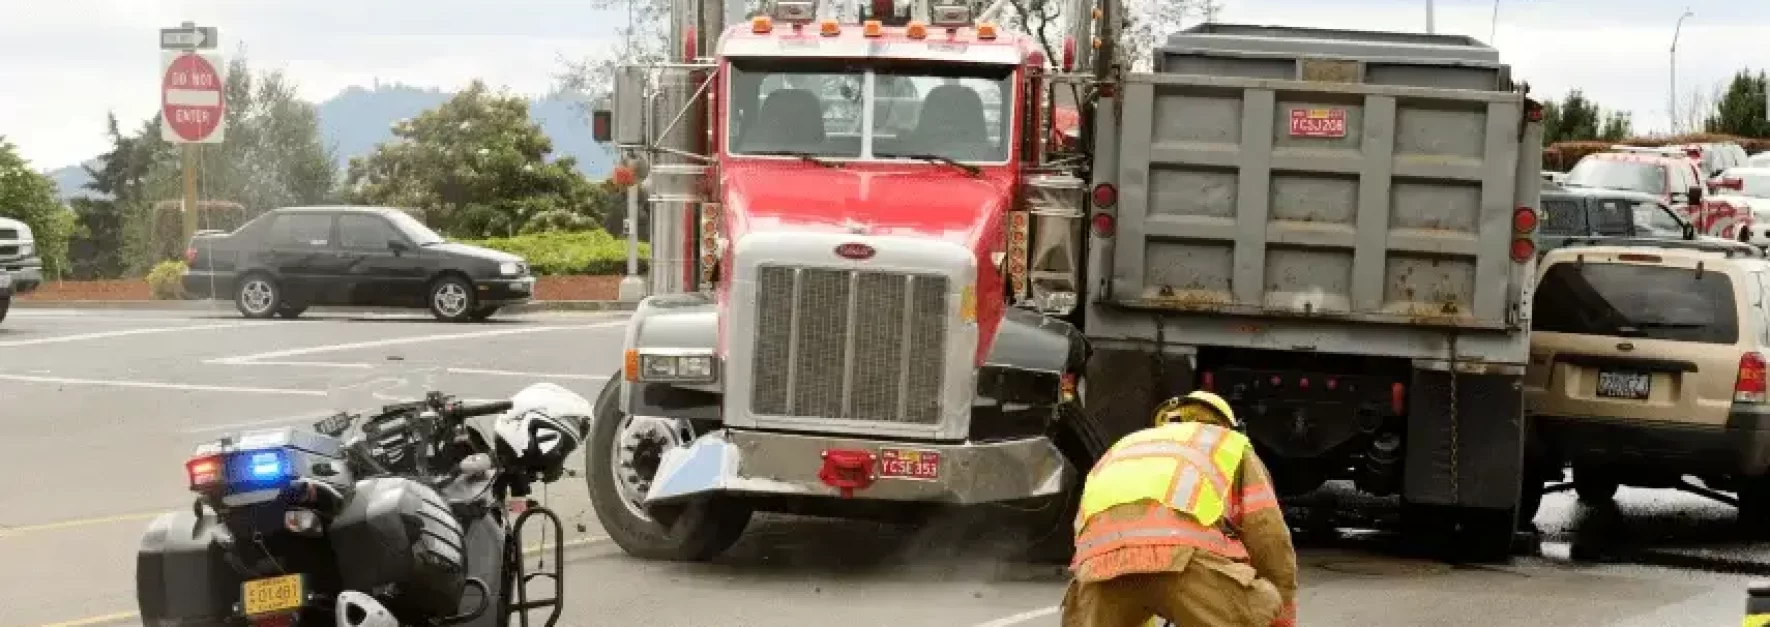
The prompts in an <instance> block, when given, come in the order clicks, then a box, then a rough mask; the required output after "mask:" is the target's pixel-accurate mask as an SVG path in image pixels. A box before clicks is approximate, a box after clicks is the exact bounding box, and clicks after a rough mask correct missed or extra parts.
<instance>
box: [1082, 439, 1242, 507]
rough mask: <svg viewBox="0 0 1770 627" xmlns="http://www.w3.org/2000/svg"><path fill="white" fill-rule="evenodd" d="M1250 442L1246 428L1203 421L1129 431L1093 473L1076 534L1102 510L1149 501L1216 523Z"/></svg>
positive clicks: (1083, 496) (1108, 451) (1102, 459)
mask: <svg viewBox="0 0 1770 627" xmlns="http://www.w3.org/2000/svg"><path fill="white" fill-rule="evenodd" d="M1248 445H1249V444H1248V437H1247V436H1245V435H1242V434H1241V433H1240V432H1237V431H1234V430H1232V429H1226V428H1223V427H1219V426H1216V425H1212V424H1206V423H1202V422H1179V423H1169V424H1166V425H1162V426H1159V427H1152V428H1149V429H1144V430H1142V431H1138V432H1135V433H1132V434H1130V435H1127V436H1125V437H1124V438H1123V439H1121V440H1119V441H1118V443H1116V444H1113V445H1112V448H1110V449H1107V451H1106V455H1105V456H1104V457H1102V458H1101V459H1100V462H1099V463H1097V464H1095V465H1094V469H1093V471H1091V472H1089V473H1088V480H1087V483H1086V485H1084V486H1083V487H1082V504H1081V509H1080V511H1078V512H1077V513H1076V521H1075V528H1076V533H1078V534H1079V533H1081V531H1082V527H1083V526H1084V525H1086V524H1087V522H1088V520H1089V519H1090V518H1093V517H1094V516H1095V515H1097V514H1099V513H1101V512H1104V511H1106V510H1108V509H1111V508H1113V507H1114V506H1118V505H1124V504H1127V503H1135V502H1138V501H1143V500H1149V501H1154V502H1158V503H1162V504H1164V505H1166V506H1168V507H1169V508H1172V509H1174V510H1175V511H1180V512H1185V513H1187V514H1190V515H1191V516H1192V517H1193V518H1195V519H1197V520H1198V522H1199V523H1201V524H1204V525H1206V526H1213V525H1216V524H1217V522H1218V521H1220V520H1222V519H1223V516H1224V512H1225V510H1226V509H1227V503H1228V500H1229V491H1230V490H1231V489H1232V486H1233V485H1234V483H1235V473H1236V470H1237V469H1239V468H1241V460H1242V455H1244V454H1245V453H1246V452H1247V450H1248Z"/></svg>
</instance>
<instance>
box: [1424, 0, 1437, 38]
mask: <svg viewBox="0 0 1770 627" xmlns="http://www.w3.org/2000/svg"><path fill="white" fill-rule="evenodd" d="M1436 14H1437V11H1435V10H1433V6H1432V0H1426V34H1428V35H1434V34H1437V33H1438V27H1437V25H1436V24H1435V22H1436V21H1437V20H1435V19H1433V18H1435V17H1437V15H1436Z"/></svg>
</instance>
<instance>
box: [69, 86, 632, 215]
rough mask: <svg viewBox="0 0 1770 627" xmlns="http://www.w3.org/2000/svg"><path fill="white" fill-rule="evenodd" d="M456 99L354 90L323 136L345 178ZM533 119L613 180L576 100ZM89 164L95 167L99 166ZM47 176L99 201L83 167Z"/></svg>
mask: <svg viewBox="0 0 1770 627" xmlns="http://www.w3.org/2000/svg"><path fill="white" fill-rule="evenodd" d="M454 95H455V94H454V93H453V92H445V91H441V90H438V89H435V88H422V87H412V86H409V85H398V84H379V85H375V86H373V87H366V88H365V87H351V88H349V89H346V90H344V91H342V92H339V93H338V95H336V96H333V97H331V98H329V99H327V100H326V101H325V102H321V103H319V105H318V110H319V118H320V135H321V137H323V138H324V141H325V142H326V143H327V144H328V145H330V146H332V148H333V149H334V150H336V151H337V155H338V168H339V171H340V173H342V172H343V170H344V167H345V164H347V163H349V162H350V158H351V157H360V156H364V155H367V154H369V153H371V152H373V151H374V150H375V145H376V144H380V143H382V142H385V141H387V140H390V139H392V138H393V133H392V132H391V131H390V130H389V128H390V127H391V126H392V124H393V123H394V122H396V121H399V120H402V119H405V118H410V117H416V116H417V115H418V114H419V113H423V112H424V111H425V110H427V109H434V108H436V107H438V106H441V105H442V104H443V103H444V102H447V101H448V99H449V98H452V97H454ZM529 115H530V116H531V117H533V118H534V120H535V123H536V124H539V125H540V126H541V131H542V132H544V133H546V134H547V136H548V137H549V138H552V140H553V154H554V156H561V155H564V156H572V157H576V158H577V159H578V169H579V170H580V171H582V172H583V173H584V174H585V175H586V176H589V177H590V178H591V179H592V180H600V179H602V178H604V177H607V176H608V173H609V170H610V169H611V168H612V167H613V157H612V156H611V155H610V154H609V152H608V151H607V150H604V149H603V148H602V147H601V146H600V145H598V144H597V143H596V141H595V140H594V139H592V138H591V136H590V121H589V120H587V119H585V116H584V113H583V112H582V111H581V110H580V109H579V108H578V106H577V101H576V100H574V99H572V98H570V97H569V96H564V95H549V96H544V97H541V98H535V99H533V100H531V101H530V102H529ZM87 164H88V165H94V166H95V167H96V164H95V163H92V162H88V163H87ZM47 174H48V175H49V177H50V178H51V179H54V180H55V184H56V187H57V189H59V190H60V193H61V196H62V199H63V200H64V201H65V200H67V199H68V198H72V197H75V196H95V195H97V194H95V193H93V192H91V191H89V190H87V189H85V185H86V183H87V182H89V181H91V177H89V176H87V175H86V172H85V170H83V169H81V167H80V166H79V165H70V166H67V167H63V168H59V169H56V170H51V171H49V172H48V173H47Z"/></svg>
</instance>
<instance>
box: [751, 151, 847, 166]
mask: <svg viewBox="0 0 1770 627" xmlns="http://www.w3.org/2000/svg"><path fill="white" fill-rule="evenodd" d="M749 154H752V155H764V156H769V157H798V158H800V159H802V160H805V161H808V162H811V163H815V164H818V165H821V166H823V167H826V168H837V167H841V166H839V165H836V164H835V163H831V162H829V161H824V160H823V159H819V158H818V157H817V155H814V154H811V153H809V152H806V151H803V150H755V151H751V152H750V153H749Z"/></svg>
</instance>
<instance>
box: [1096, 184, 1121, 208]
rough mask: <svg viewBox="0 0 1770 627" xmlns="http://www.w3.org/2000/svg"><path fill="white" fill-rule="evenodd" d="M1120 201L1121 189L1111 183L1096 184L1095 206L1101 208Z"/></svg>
mask: <svg viewBox="0 0 1770 627" xmlns="http://www.w3.org/2000/svg"><path fill="white" fill-rule="evenodd" d="M1118 201H1119V189H1118V188H1117V187H1113V186H1112V184H1110V183H1101V184H1099V185H1095V186H1094V206H1096V207H1099V208H1101V209H1105V208H1107V207H1111V206H1113V204H1114V203H1117V202H1118Z"/></svg>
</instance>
